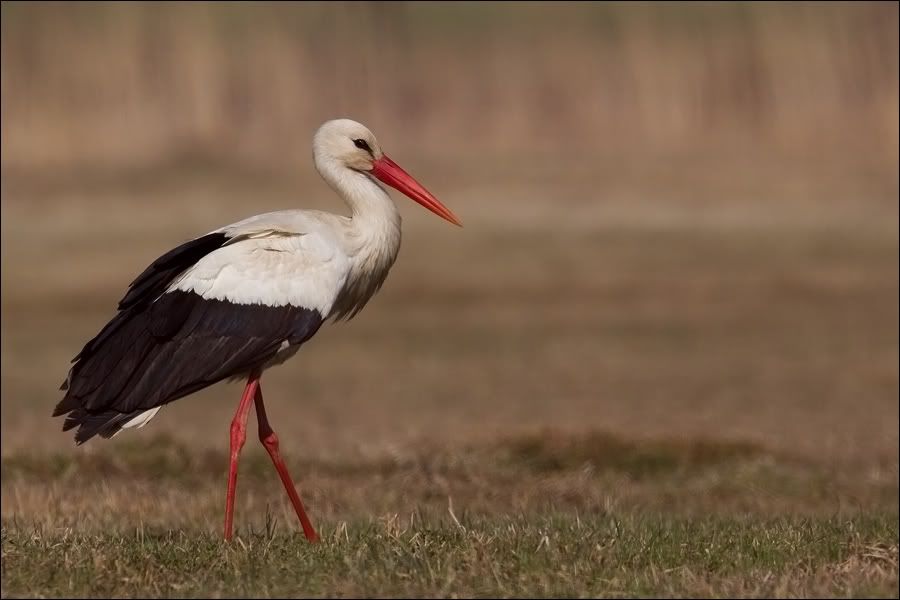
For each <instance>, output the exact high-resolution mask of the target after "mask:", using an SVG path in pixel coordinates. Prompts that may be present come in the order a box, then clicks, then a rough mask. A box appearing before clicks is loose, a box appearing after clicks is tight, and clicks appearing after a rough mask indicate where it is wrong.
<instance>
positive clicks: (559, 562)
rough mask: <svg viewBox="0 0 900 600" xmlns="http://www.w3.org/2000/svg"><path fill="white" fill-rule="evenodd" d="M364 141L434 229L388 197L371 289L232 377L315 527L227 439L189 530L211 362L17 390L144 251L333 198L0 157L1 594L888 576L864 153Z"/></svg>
mask: <svg viewBox="0 0 900 600" xmlns="http://www.w3.org/2000/svg"><path fill="white" fill-rule="evenodd" d="M394 158H395V159H396V160H398V162H400V163H401V164H404V163H405V166H407V168H408V169H409V170H410V171H412V172H413V173H414V174H415V175H416V176H417V177H419V178H420V179H421V180H422V181H423V183H425V184H426V186H427V187H429V188H430V189H431V190H432V191H433V192H434V193H435V194H436V195H437V196H438V198H440V199H441V200H442V201H443V202H444V203H445V204H447V205H448V206H449V207H451V208H452V209H453V210H454V212H456V214H458V215H459V217H460V218H461V219H462V221H463V223H464V224H465V227H464V228H463V229H457V228H454V227H452V226H449V225H448V224H446V223H444V222H441V221H440V220H439V219H437V218H435V217H433V216H431V215H429V214H427V213H426V212H425V211H423V210H422V209H420V208H419V207H417V206H415V205H413V204H412V203H407V202H405V201H400V202H401V204H400V206H401V209H402V213H403V216H404V241H403V247H402V249H401V253H400V258H399V260H398V263H397V265H396V267H395V269H394V271H393V273H392V274H391V276H390V277H389V279H388V282H387V284H386V286H385V288H384V290H383V291H382V293H381V294H380V295H379V296H378V297H376V299H375V300H373V302H372V303H371V304H370V305H369V306H368V307H367V308H366V309H365V311H363V313H362V314H361V315H360V316H359V317H357V318H356V319H355V320H353V321H351V322H350V323H346V324H337V325H327V326H325V327H323V329H322V330H321V331H320V332H319V333H318V334H317V336H316V337H315V338H314V339H313V340H312V341H311V342H310V343H309V345H308V346H307V347H306V348H304V349H303V350H301V352H300V353H299V354H298V355H297V356H296V358H294V359H293V360H292V361H291V362H289V363H288V364H286V365H284V366H282V367H280V368H278V369H276V370H274V371H272V372H271V373H268V374H267V375H266V376H265V378H264V379H263V389H264V392H265V397H266V402H267V406H268V408H269V415H270V418H271V419H272V423H273V425H274V427H275V429H276V431H277V432H278V434H279V436H280V438H281V445H282V450H283V452H284V453H285V456H286V458H287V461H288V464H289V467H290V469H291V471H292V472H293V474H294V476H295V478H296V480H297V485H298V488H299V490H300V493H301V497H302V498H303V499H304V501H305V503H306V505H307V509H308V511H309V513H310V515H311V517H312V519H313V522H314V523H315V524H316V526H317V527H318V528H319V529H320V532H321V533H322V537H323V543H321V544H318V545H315V546H311V545H308V544H307V543H306V542H305V540H304V538H303V536H302V534H301V533H300V532H299V528H298V527H297V524H296V522H295V518H294V516H293V515H292V514H291V512H290V506H289V504H288V503H287V501H286V498H285V497H284V493H283V491H282V490H281V488H280V483H279V481H278V479H277V477H276V475H275V472H274V469H272V468H271V465H270V464H269V462H268V457H267V456H266V454H265V452H264V450H263V449H262V447H261V446H260V445H259V444H258V443H256V441H255V439H253V437H252V436H251V437H250V439H249V440H248V444H247V446H246V447H245V450H244V454H243V459H242V462H241V468H240V478H239V481H238V500H237V508H236V517H235V526H236V533H237V539H236V541H235V543H234V544H232V545H225V544H223V543H222V542H221V540H220V539H219V535H220V529H221V525H222V523H221V521H222V514H223V508H224V488H225V478H226V470H227V440H228V423H229V421H230V419H231V416H232V414H233V411H234V408H235V407H236V405H237V401H238V398H239V395H240V385H239V384H221V385H217V386H215V387H213V388H211V389H208V390H204V391H203V392H200V393H198V394H196V395H194V396H191V397H189V398H186V399H183V400H180V401H178V402H176V403H174V404H172V405H171V406H168V407H166V408H164V409H163V410H162V411H161V412H160V413H159V415H158V416H157V418H156V419H154V420H153V421H152V422H151V424H150V425H148V426H147V427H145V428H143V429H141V430H138V431H129V432H127V433H125V434H123V435H121V436H119V437H117V438H116V439H114V440H111V441H103V440H96V441H91V442H90V443H88V444H86V445H84V446H81V447H75V446H74V444H73V441H72V439H71V435H69V434H66V433H62V432H61V431H60V430H59V428H60V426H61V422H60V420H59V419H52V418H51V417H50V413H51V411H52V408H53V406H54V405H55V403H56V402H57V401H58V399H59V397H60V394H59V392H58V386H59V384H60V383H61V382H62V380H63V378H64V377H65V374H66V371H67V365H68V362H69V360H70V359H71V358H72V356H74V355H75V354H76V353H77V352H78V350H79V349H80V346H81V344H83V343H84V342H85V341H86V340H87V339H88V338H89V337H90V336H92V335H93V334H94V333H96V331H97V329H98V328H99V327H101V326H102V325H103V323H104V322H105V321H106V320H107V319H108V318H109V317H110V316H111V314H112V312H113V310H114V307H115V303H116V302H117V300H118V299H119V297H120V296H121V294H122V293H123V292H124V288H125V286H126V285H127V283H128V282H129V281H131V279H132V278H133V277H134V276H135V275H137V273H138V272H139V271H140V270H141V268H142V267H143V266H145V264H147V263H148V262H150V261H151V260H153V259H154V258H155V257H156V256H158V255H159V254H161V253H162V252H163V251H165V250H167V249H168V248H169V247H171V246H173V245H175V244H177V243H178V242H180V241H183V240H185V239H188V238H189V237H191V236H194V235H198V234H201V233H205V232H206V231H209V230H212V229H214V228H216V227H218V226H220V225H222V224H226V223H228V222H231V221H235V220H237V219H239V218H242V217H244V216H247V215H249V214H254V213H257V212H263V211H265V210H274V209H280V208H287V207H292V206H315V207H318V208H326V209H332V210H337V209H338V206H337V205H336V204H333V201H332V199H331V197H330V196H329V195H328V192H327V190H326V189H325V188H324V186H323V185H322V184H321V183H319V182H318V181H317V180H316V179H315V177H314V176H313V175H312V174H311V173H310V171H311V169H309V168H308V167H304V169H301V170H300V174H299V175H283V174H281V175H279V174H271V173H255V172H243V171H239V170H236V169H229V168H225V169H222V168H219V167H216V168H213V167H208V166H204V165H190V166H189V167H188V168H178V169H174V168H171V167H168V166H160V167H158V168H156V169H155V170H154V169H150V170H145V171H140V172H135V173H124V174H122V173H119V174H117V175H116V176H114V177H113V176H107V175H104V174H102V173H99V174H92V173H79V174H78V176H77V177H75V176H72V177H70V178H67V177H66V176H64V175H60V176H55V177H36V176H34V175H31V174H18V173H6V174H4V178H3V197H4V204H3V220H2V233H3V270H2V278H3V358H2V397H3V402H2V409H3V418H2V440H3V446H2V468H3V478H2V485H0V494H2V556H3V562H2V574H3V578H2V594H3V596H4V597H22V596H33V597H38V596H61V595H64V594H73V595H76V596H87V595H91V596H98V595H116V596H138V595H140V594H151V595H156V596H177V595H182V594H184V595H188V596H203V595H212V596H236V595H243V594H247V595H251V596H271V595H295V596H299V595H315V596H330V597H334V596H359V595H365V596H394V595H400V596H412V595H415V594H424V595H426V596H429V595H430V596H465V595H470V594H475V595H482V596H508V597H513V596H517V595H525V596H542V595H552V596H564V595H565V596H633V595H641V596H659V595H677V596H705V595H713V596H737V595H742V596H759V597H765V596H768V595H770V594H773V595H776V596H788V597H796V596H810V595H817V596H818V595H824V596H883V597H891V596H893V597H896V596H897V593H898V566H897V561H898V556H897V543H898V459H897V456H898V426H897V422H898V402H897V396H898V316H897V315H898V313H897V306H898V235H897V233H898V225H897V222H898V219H897V216H898V215H897V203H896V197H897V187H896V185H897V180H896V161H893V163H890V164H888V163H885V164H884V165H875V166H872V165H863V166H859V165H853V164H851V163H845V164H821V163H814V164H807V163H800V164H785V163H783V162H780V161H776V160H772V161H769V162H767V161H766V160H765V159H763V158H760V159H759V160H758V161H757V162H755V163H753V164H752V167H751V166H748V164H747V162H746V160H745V159H742V160H741V161H735V162H732V163H729V162H728V161H727V160H725V159H724V158H723V157H721V156H720V157H717V161H718V162H717V163H716V165H717V167H716V169H710V170H706V169H699V168H696V165H698V164H702V158H698V157H694V158H693V159H692V161H691V164H693V165H694V166H695V168H693V169H684V168H682V167H684V165H680V164H678V163H675V162H672V161H668V160H667V161H658V162H654V161H647V160H644V161H642V162H641V163H639V166H635V165H633V164H630V163H628V162H627V161H626V160H624V159H622V161H621V162H620V163H613V164H610V162H609V160H607V159H604V160H602V161H601V160H594V159H587V158H585V159H583V160H582V161H581V162H578V161H574V162H568V163H566V166H565V168H564V170H563V167H558V168H557V167H554V168H553V169H550V168H546V169H543V170H542V169H540V168H538V169H535V170H529V172H527V173H522V172H521V170H520V169H519V168H518V166H517V165H504V164H492V165H491V166H490V168H487V167H481V169H480V170H479V168H478V167H477V166H472V165H464V164H463V163H454V164H455V168H456V169H457V171H459V172H458V173H454V172H451V173H447V172H446V171H439V170H438V169H436V168H434V165H428V164H425V163H424V162H420V163H419V164H416V161H415V160H412V161H410V160H406V161H404V160H403V157H402V156H395V157H394ZM410 162H412V163H413V165H410V164H409V163H410ZM597 165H603V166H597ZM470 167H471V168H470ZM463 172H464V173H465V178H461V177H459V175H460V173H463ZM461 180H464V181H466V185H461V184H460V183H459V181H461ZM512 181H515V182H516V184H515V185H512V184H511V183H510V182H512ZM562 182H564V183H562ZM298 190H312V193H311V194H305V195H300V194H299V193H298ZM398 200H400V198H399V197H398ZM251 431H253V428H252V420H251Z"/></svg>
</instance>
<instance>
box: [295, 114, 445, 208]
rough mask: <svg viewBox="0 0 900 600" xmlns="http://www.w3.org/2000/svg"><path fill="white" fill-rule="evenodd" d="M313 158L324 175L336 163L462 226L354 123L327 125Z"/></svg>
mask: <svg viewBox="0 0 900 600" xmlns="http://www.w3.org/2000/svg"><path fill="white" fill-rule="evenodd" d="M313 157H314V159H315V161H316V165H317V167H318V168H319V170H320V171H322V164H321V163H322V162H323V161H328V162H335V163H337V164H338V165H340V166H341V167H344V168H346V169H351V170H353V171H357V172H360V173H364V174H366V175H368V176H370V177H374V178H376V179H378V180H379V181H381V182H382V183H386V184H387V185H389V186H391V187H392V188H394V189H396V190H398V191H400V192H403V194H405V195H406V196H408V197H409V198H411V199H412V200H415V201H416V202H418V203H419V204H421V205H422V206H424V207H425V208H427V209H428V210H430V211H431V212H433V213H435V214H436V215H438V216H440V217H443V218H444V219H446V220H448V221H450V222H451V223H453V224H455V225H459V226H462V223H460V222H459V219H457V218H456V216H455V215H454V214H453V213H452V212H450V209H449V208H447V207H446V206H444V205H443V204H441V203H440V202H439V201H438V199H437V198H435V197H434V196H433V195H432V194H431V192H429V191H428V190H426V189H425V188H424V187H422V185H421V184H420V183H419V182H418V181H416V180H415V179H414V178H413V176H412V175H410V174H409V173H407V172H406V171H404V170H403V169H402V168H400V165H398V164H397V163H395V162H394V161H392V160H391V159H390V158H388V157H387V155H386V154H385V153H384V152H383V151H382V149H381V146H380V145H379V144H378V140H377V139H376V138H375V134H373V133H372V132H371V131H369V129H368V128H367V127H366V126H365V125H363V124H361V123H357V122H356V121H352V120H350V119H335V120H333V121H327V122H326V123H325V124H323V125H322V126H321V127H319V130H318V131H317V132H316V135H315V138H313Z"/></svg>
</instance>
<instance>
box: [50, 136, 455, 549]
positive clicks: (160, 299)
mask: <svg viewBox="0 0 900 600" xmlns="http://www.w3.org/2000/svg"><path fill="white" fill-rule="evenodd" d="M313 149H314V154H313V155H314V159H315V164H316V168H317V169H318V171H319V173H320V174H321V175H322V177H323V178H324V179H325V181H326V182H327V183H328V184H329V185H330V186H331V187H332V188H333V189H334V190H335V191H336V192H338V194H340V195H341V196H342V197H343V198H344V200H345V202H346V203H347V204H348V206H349V208H350V211H351V214H350V215H349V216H341V215H335V214H330V213H326V212H321V211H313V210H285V211H279V212H271V213H266V214H262V215H257V216H253V217H250V218H248V219H244V220H242V221H239V222H237V223H234V224H231V225H227V226H225V227H222V228H219V229H216V230H214V231H212V232H210V233H207V234H205V235H203V236H200V237H198V238H196V239H194V240H191V241H188V242H186V243H184V244H182V245H180V246H178V247H176V248H175V249H173V250H171V251H169V252H168V253H166V254H164V255H163V256H161V257H160V258H159V259H157V260H156V261H155V262H154V263H153V264H151V265H150V266H149V267H147V269H145V270H144V272H143V273H142V274H141V275H139V276H138V277H137V279H135V280H134V282H132V284H131V286H130V287H129V290H128V292H127V293H126V295H125V297H124V298H123V299H122V300H121V302H120V303H119V311H118V313H117V314H116V316H115V317H114V318H113V319H112V320H111V321H110V322H109V323H108V324H107V325H106V326H105V327H104V328H103V330H101V332H100V333H99V334H98V335H97V336H96V337H95V338H94V339H92V340H91V341H89V342H88V343H87V344H86V345H85V347H84V348H83V349H82V351H81V353H80V354H79V355H78V356H76V358H75V359H74V360H73V363H74V365H73V366H72V368H71V370H70V372H69V375H68V377H67V378H66V381H65V382H64V384H63V389H65V390H66V395H65V397H64V398H63V399H62V401H61V402H60V403H59V404H58V405H57V407H56V410H55V412H54V415H62V414H66V415H67V417H66V421H65V424H64V426H63V429H64V430H68V429H72V428H75V427H77V428H78V430H77V432H76V436H75V439H76V441H77V442H78V443H83V442H85V441H87V440H88V439H90V438H91V437H93V436H95V435H98V434H99V435H101V436H102V437H111V436H113V435H115V434H117V433H119V432H120V431H121V430H122V429H124V428H129V427H142V426H144V425H146V424H147V422H149V420H150V419H152V418H153V417H154V416H155V415H156V414H157V413H158V411H159V409H160V408H161V407H162V406H164V405H165V404H167V403H169V402H172V401H174V400H177V399H179V398H182V397H184V396H187V395H189V394H191V393H193V392H195V391H198V390H200V389H202V388H205V387H208V386H209V385H212V384H214V383H217V382H219V381H222V380H224V379H232V378H243V377H246V378H247V379H248V386H247V390H245V398H244V399H242V402H241V406H240V407H239V409H238V414H237V415H236V416H235V422H237V421H239V420H240V419H239V417H240V416H243V419H244V422H245V421H246V412H247V411H249V400H251V399H254V396H255V397H256V398H255V399H256V402H257V412H258V414H259V416H260V437H261V439H262V438H263V435H262V433H263V422H264V421H265V416H264V415H265V413H264V409H263V408H262V394H261V391H260V389H259V378H260V377H261V375H262V372H263V371H265V370H266V369H268V368H271V367H273V366H275V365H278V364H281V363H283V362H284V361H286V360H288V359H289V358H290V357H291V356H293V355H294V354H295V353H296V352H297V350H298V349H299V348H300V346H301V345H302V344H303V343H304V342H306V341H307V340H308V339H309V338H310V337H312V336H313V335H314V334H315V333H316V332H317V331H318V329H319V327H320V326H321V325H322V324H323V323H324V322H325V321H327V320H329V319H333V320H338V319H346V318H350V317H352V316H354V315H355V314H356V313H357V312H359V310H361V309H362V308H363V307H364V306H365V305H366V303H367V302H368V301H369V300H370V299H371V298H372V296H373V295H374V294H375V293H376V292H377V291H378V290H379V289H380V288H381V286H382V284H383V283H384V280H385V278H386V277H387V275H388V272H389V271H390V268H391V266H392V265H393V264H394V261H395V259H396V257H397V253H398V251H399V248H400V215H399V213H398V211H397V209H396V206H395V205H394V203H393V201H392V200H391V198H390V196H388V194H387V192H386V191H385V190H384V189H383V188H382V187H381V186H380V185H378V183H376V181H375V178H378V179H380V180H381V181H384V182H386V183H388V184H389V185H392V186H394V187H397V188H398V189H400V190H401V191H403V192H404V193H406V194H407V195H409V196H410V197H411V198H413V199H414V200H416V201H418V202H420V203H421V204H423V205H424V206H426V207H427V208H429V209H430V210H432V211H434V212H436V213H437V214H439V215H441V216H442V217H444V218H446V219H447V220H450V221H451V222H454V223H457V224H458V221H457V220H456V218H455V217H454V216H453V215H452V213H450V212H449V210H447V209H446V208H444V207H443V205H441V204H440V203H439V202H438V201H437V200H436V199H435V198H434V197H433V196H431V194H429V193H428V192H427V191H425V190H424V188H422V187H421V186H420V185H419V184H418V183H417V182H415V180H413V179H412V178H411V177H410V176H409V175H408V174H406V173H405V172H404V171H403V170H402V169H400V168H399V167H398V166H397V165H396V164H395V163H393V161H391V160H390V159H389V158H387V157H386V156H384V155H383V153H382V152H381V150H380V148H379V147H378V144H377V142H376V141H375V138H374V136H373V135H372V134H371V133H370V132H369V131H368V130H367V129H366V128H365V127H363V126H362V125H360V124H358V123H355V122H353V121H349V120H346V119H341V120H336V121H329V122H328V123H326V124H325V125H323V126H322V127H321V128H320V129H319V131H318V132H317V134H316V136H315V138H314V142H313ZM251 391H252V392H253V393H252V394H250V392H251ZM248 394H250V395H249V396H248ZM245 406H246V410H245V411H244V413H243V415H242V409H244V408H245ZM261 411H262V412H261ZM234 425H235V423H232V455H233V456H232V464H233V470H234V476H235V477H236V454H235V452H234V445H235V437H234V436H235V431H234ZM265 425H266V427H267V428H268V423H267V422H266V423H265ZM268 430H269V432H270V433H271V436H272V437H273V438H274V433H273V432H271V429H270V428H268ZM242 443H243V441H242V440H241V444H242ZM264 443H265V442H264ZM267 448H269V446H268V445H267ZM270 453H272V450H271V448H270ZM276 454H277V446H276V450H275V454H273V456H272V457H273V460H275V459H276ZM278 460H280V458H279V459H278ZM278 460H276V467H278ZM282 467H283V464H282ZM279 474H281V475H282V479H283V480H284V478H285V477H286V476H287V474H286V471H284V472H282V468H281V467H279ZM288 479H289V478H288ZM285 485H286V486H287V485H288V483H287V481H285ZM291 490H292V484H291V489H289V490H288V493H289V494H290V493H291ZM232 496H233V486H230V487H229V498H230V500H229V504H228V506H229V507H230V506H231V502H233V497H232ZM293 500H294V496H292V501H293ZM298 505H299V499H297V502H296V503H295V508H296V507H298ZM301 512H302V507H300V508H298V515H301ZM226 515H227V516H226V538H227V537H230V508H229V509H227V510H226ZM304 519H305V514H304V515H301V520H304ZM304 530H306V532H307V536H308V537H309V536H310V531H311V526H310V528H309V530H307V523H306V522H304ZM312 535H313V536H314V535H315V534H314V532H313V533H312Z"/></svg>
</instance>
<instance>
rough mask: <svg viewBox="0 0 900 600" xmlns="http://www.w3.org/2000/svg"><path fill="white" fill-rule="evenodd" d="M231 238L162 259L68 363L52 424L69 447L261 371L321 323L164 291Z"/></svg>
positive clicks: (304, 313)
mask: <svg viewBox="0 0 900 600" xmlns="http://www.w3.org/2000/svg"><path fill="white" fill-rule="evenodd" d="M227 241H228V238H227V237H225V236H224V235H222V234H210V235H208V236H204V237H203V238H198V239H196V240H193V241H191V242H188V243H186V244H183V245H182V246H179V247H178V248H176V249H174V250H172V251H170V252H168V253H167V254H165V255H163V256H162V257H160V258H159V259H158V260H156V261H155V262H154V263H153V264H151V265H150V266H149V267H148V268H147V269H146V270H145V271H144V272H143V273H142V274H141V275H140V276H139V277H138V278H137V279H135V281H134V282H133V283H132V284H131V286H130V289H129V291H128V293H127V294H126V295H125V297H124V298H123V299H122V301H121V302H120V303H119V312H118V313H117V314H116V316H115V317H114V318H113V319H112V320H111V321H110V322H109V323H108V324H107V325H106V326H105V327H104V328H103V329H102V330H101V332H100V333H99V334H98V335H97V336H96V337H95V338H94V339H92V340H91V341H89V342H88V343H87V344H86V345H85V347H84V349H82V351H81V352H80V353H79V355H78V356H76V357H75V359H74V360H73V362H74V363H75V364H74V366H73V367H72V369H71V371H70V373H69V377H68V378H67V380H66V382H65V383H64V384H63V388H62V389H64V390H65V391H66V395H65V397H64V398H63V399H62V400H61V401H60V402H59V404H58V405H57V406H56V410H55V411H54V413H53V415H54V416H59V415H63V414H66V415H67V417H66V421H65V424H64V425H63V430H64V431H67V430H69V429H73V428H75V427H78V431H77V432H76V435H75V440H76V442H78V443H79V444H80V443H83V442H85V441H87V440H88V439H90V438H91V437H93V436H95V435H100V436H102V437H110V436H112V435H114V434H115V433H116V432H117V431H119V429H120V428H121V427H122V425H123V424H125V423H127V422H128V421H129V420H131V419H133V418H134V417H136V416H137V415H139V414H141V413H142V412H144V411H146V410H150V409H152V408H155V407H157V406H162V405H164V404H167V403H169V402H172V401H174V400H177V399H178V398H182V397H184V396H186V395H188V394H191V393H193V392H196V391H198V390H200V389H203V388H205V387H207V386H209V385H212V384H214V383H217V382H219V381H222V380H223V379H227V378H229V377H233V376H235V375H241V374H244V373H247V372H249V371H252V370H254V369H257V368H260V367H262V366H263V365H264V364H265V363H266V362H268V361H269V360H271V359H272V358H273V357H274V356H275V355H276V354H277V352H278V350H279V348H280V346H281V344H282V342H284V341H285V340H286V341H288V343H290V344H292V345H296V344H301V343H303V342H305V341H306V340H307V339H309V338H310V337H312V335H314V334H315V332H316V331H317V330H318V328H319V326H320V325H321V324H322V315H320V314H319V313H318V311H315V310H311V309H307V308H302V307H295V306H280V307H272V306H265V305H259V304H253V305H237V304H232V303H230V302H227V301H223V300H215V299H204V298H202V297H201V296H199V295H197V294H195V293H193V292H184V291H173V292H166V289H167V288H168V286H169V285H170V284H171V282H172V281H173V280H174V279H175V277H177V276H178V275H179V274H180V273H182V272H184V270H185V269H187V268H189V267H190V266H192V265H193V264H195V263H196V262H197V261H198V260H200V258H202V257H203V256H205V255H206V254H209V253H210V252H213V251H214V250H216V249H217V248H220V247H222V246H223V245H224V244H225V243H226V242H227Z"/></svg>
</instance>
